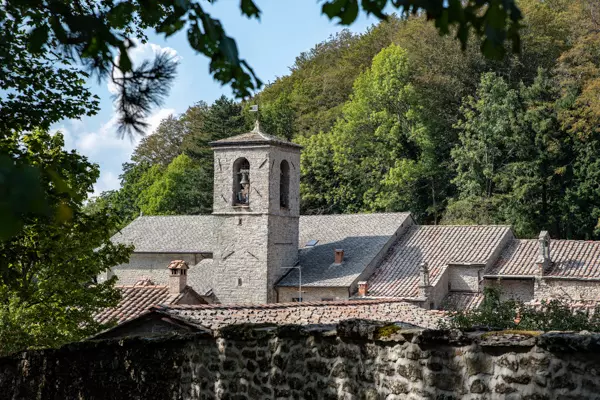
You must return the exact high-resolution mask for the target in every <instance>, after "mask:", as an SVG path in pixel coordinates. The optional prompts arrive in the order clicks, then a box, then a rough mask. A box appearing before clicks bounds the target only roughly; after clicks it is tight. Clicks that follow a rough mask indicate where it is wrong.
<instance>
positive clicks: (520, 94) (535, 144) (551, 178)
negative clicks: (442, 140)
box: [444, 69, 590, 237]
mask: <svg viewBox="0 0 600 400" xmlns="http://www.w3.org/2000/svg"><path fill="white" fill-rule="evenodd" d="M558 98H559V92H558V90H557V85H556V80H555V79H553V78H552V77H551V76H550V75H549V73H548V72H547V71H545V70H543V69H540V70H539V72H538V76H537V77H536V79H535V80H534V81H533V83H532V84H531V85H529V86H528V85H525V84H523V83H522V84H521V85H520V86H519V89H518V90H517V89H511V88H509V86H508V84H507V82H506V81H505V80H504V79H503V78H501V77H499V76H497V75H495V74H492V73H489V74H484V75H483V76H482V79H481V85H480V87H479V88H478V90H477V97H476V98H473V97H470V98H468V99H466V100H465V105H464V106H463V108H462V112H463V115H464V119H463V120H461V121H460V122H459V123H458V124H457V127H459V129H461V132H460V134H459V138H460V145H459V146H457V147H456V148H455V149H454V150H453V151H452V158H453V160H454V162H455V165H456V169H457V176H456V178H455V179H454V182H455V183H456V185H457V188H458V193H459V195H458V198H457V199H455V200H453V201H452V202H451V203H450V205H449V206H448V209H447V211H446V215H445V218H444V219H445V222H446V223H483V224H486V223H487V224H489V223H506V224H511V225H513V227H514V228H515V230H516V232H517V234H518V235H522V236H530V237H533V236H535V235H536V234H537V233H538V232H539V231H540V230H542V229H543V230H548V231H550V233H551V234H552V235H553V236H555V237H565V236H567V237H569V236H570V235H571V234H572V225H573V223H574V221H572V220H571V219H569V218H565V216H566V215H568V213H569V211H568V210H569V209H570V208H572V207H573V204H569V202H570V201H572V200H569V199H568V196H565V193H566V191H567V190H569V188H571V187H573V184H574V182H573V179H572V176H573V169H572V168H573V167H572V164H573V163H572V159H573V154H574V148H573V147H572V145H571V141H570V139H569V137H568V134H567V133H566V132H565V131H564V130H561V129H560V124H559V119H558V113H557V106H556V101H557V99H558ZM587 226H588V227H589V226H590V223H589V221H588V222H587Z"/></svg>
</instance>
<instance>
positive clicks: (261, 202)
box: [211, 122, 301, 304]
mask: <svg viewBox="0 0 600 400" xmlns="http://www.w3.org/2000/svg"><path fill="white" fill-rule="evenodd" d="M211 146H212V148H213V151H214V163H215V175H214V198H213V215H214V224H215V225H214V228H213V232H214V239H215V247H214V250H213V263H214V264H213V271H214V272H213V273H214V276H213V292H214V294H215V296H216V297H217V301H219V302H221V303H229V304H231V303H271V302H275V301H276V297H275V289H274V284H275V282H276V281H277V280H278V279H279V278H280V277H281V276H282V275H283V274H284V273H286V272H287V271H288V270H286V269H284V268H285V267H292V266H294V265H295V263H296V261H297V258H298V223H299V217H300V149H301V146H299V145H297V144H294V143H291V142H288V141H286V140H284V139H280V138H277V137H274V136H270V135H267V134H265V133H263V132H261V129H260V126H259V124H258V122H257V123H256V126H255V127H254V129H253V130H252V131H251V132H248V133H244V134H241V135H238V136H234V137H230V138H227V139H222V140H218V141H216V142H212V143H211Z"/></svg>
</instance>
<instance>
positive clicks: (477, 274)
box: [447, 265, 483, 292]
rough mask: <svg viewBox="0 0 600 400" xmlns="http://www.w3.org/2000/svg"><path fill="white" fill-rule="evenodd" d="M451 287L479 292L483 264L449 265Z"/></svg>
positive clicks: (461, 290)
mask: <svg viewBox="0 0 600 400" xmlns="http://www.w3.org/2000/svg"><path fill="white" fill-rule="evenodd" d="M447 270H448V278H449V280H450V288H451V290H453V291H457V292H478V291H479V281H480V280H481V276H482V275H483V266H464V265H448V268H447Z"/></svg>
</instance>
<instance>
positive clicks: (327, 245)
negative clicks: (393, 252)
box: [112, 213, 412, 293]
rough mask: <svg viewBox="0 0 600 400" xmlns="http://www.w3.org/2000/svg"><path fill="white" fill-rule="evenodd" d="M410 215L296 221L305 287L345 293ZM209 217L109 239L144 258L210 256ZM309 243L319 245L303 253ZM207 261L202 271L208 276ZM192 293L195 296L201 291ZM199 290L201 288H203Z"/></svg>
mask: <svg viewBox="0 0 600 400" xmlns="http://www.w3.org/2000/svg"><path fill="white" fill-rule="evenodd" d="M409 220H410V221H412V220H411V217H410V213H382V214H342V215H303V216H300V222H299V224H300V239H299V244H298V248H299V249H300V255H299V258H300V263H301V265H302V268H303V270H302V283H303V285H305V286H327V287H346V286H350V284H351V283H352V282H353V281H354V280H355V279H356V278H357V277H358V275H359V274H360V273H361V272H362V271H363V270H364V268H365V267H366V266H367V265H368V263H369V262H370V261H371V260H372V259H373V258H374V257H375V256H376V255H377V254H378V253H379V251H380V250H381V249H382V248H383V247H384V246H385V244H386V243H387V242H388V240H389V239H390V237H391V236H392V235H393V234H394V233H395V232H396V231H397V230H398V229H399V228H400V226H401V225H402V224H404V223H406V222H408V221H409ZM212 232H213V217H212V216H211V215H179V216H152V217H150V216H142V217H139V218H137V219H136V220H135V221H133V222H132V223H131V224H129V225H128V226H127V227H125V228H124V229H123V230H122V231H121V232H119V233H117V234H115V235H114V236H113V238H112V240H113V242H115V243H126V244H133V245H134V246H135V251H136V252H140V253H144V252H150V253H202V252H207V253H210V252H212V251H213V248H214V245H213V235H212ZM309 240H318V242H317V245H316V246H314V247H313V248H310V249H309V248H306V247H305V244H306V242H308V241H309ZM337 248H341V249H344V252H345V255H344V263H342V264H341V265H332V263H333V257H334V249H337ZM209 263H210V262H209V261H206V262H203V265H202V266H203V267H204V268H206V270H207V271H208V270H210V268H209V265H208V264H209ZM194 284H195V286H194V287H195V288H196V290H197V291H199V292H200V293H203V289H204V287H202V288H199V287H196V282H194ZM279 285H280V286H296V285H298V276H297V270H291V271H290V273H289V274H288V275H286V276H285V277H284V278H283V279H282V280H281V281H280V283H279ZM202 286H204V285H202Z"/></svg>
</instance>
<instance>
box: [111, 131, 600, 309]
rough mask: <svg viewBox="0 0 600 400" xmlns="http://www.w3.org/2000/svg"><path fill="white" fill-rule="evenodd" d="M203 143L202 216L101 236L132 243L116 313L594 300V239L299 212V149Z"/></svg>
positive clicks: (252, 141) (282, 144)
mask: <svg viewBox="0 0 600 400" xmlns="http://www.w3.org/2000/svg"><path fill="white" fill-rule="evenodd" d="M212 147H213V150H214V170H215V175H214V198H213V213H212V215H197V216H140V217H139V218H137V219H136V220H135V221H133V222H132V223H131V224H130V225H128V226H127V227H125V228H124V229H123V230H122V231H121V232H120V233H117V234H116V235H115V236H114V237H113V241H114V242H118V243H127V244H133V245H135V252H134V253H133V255H132V256H131V259H130V262H129V263H128V264H124V265H119V266H117V267H115V268H113V270H112V271H111V272H110V273H109V274H108V275H109V276H110V275H117V277H118V278H119V284H120V285H123V286H122V290H123V291H124V292H123V293H124V294H125V297H127V296H130V297H131V298H130V299H129V300H128V302H127V307H128V308H127V307H126V308H127V310H128V312H132V310H135V309H136V308H140V307H142V305H144V304H146V305H147V304H152V302H153V301H154V304H158V303H165V302H166V303H167V304H200V303H203V304H204V303H212V304H222V305H227V304H249V303H251V304H265V303H290V302H298V301H302V302H320V301H335V302H339V301H341V300H348V299H352V300H360V299H377V301H381V300H382V299H389V300H390V301H391V300H393V301H397V300H405V301H406V302H409V303H412V304H413V305H414V306H417V307H420V308H425V309H443V308H450V307H461V308H463V307H473V306H476V305H477V304H478V303H479V302H480V301H481V298H482V294H481V293H482V289H483V287H485V286H488V285H499V287H500V288H501V289H502V293H503V296H505V297H510V298H516V299H519V300H522V301H525V302H530V303H536V302H539V301H541V300H544V299H550V298H563V299H566V300H568V301H570V302H572V303H573V305H574V307H594V306H595V304H596V302H597V301H599V299H600V242H591V241H573V240H553V239H551V238H550V237H549V236H548V234H547V233H546V232H541V233H540V235H539V238H538V239H517V238H515V236H514V234H513V232H512V230H511V228H510V226H497V225H496V226H443V225H442V226H439V225H438V226H424V225H418V224H417V223H416V222H415V221H414V219H413V218H412V216H411V214H410V213H382V214H346V215H300V212H299V210H300V207H299V201H300V195H299V188H300V151H301V147H300V146H299V145H297V144H294V143H291V142H288V141H286V140H283V139H280V138H277V137H273V136H270V135H266V134H264V133H263V132H261V130H260V127H259V126H258V124H257V125H256V127H255V128H254V130H253V131H252V132H249V133H245V134H242V135H238V136H234V137H231V138H227V139H223V140H219V141H216V142H213V143H212ZM174 260H182V261H184V262H183V263H181V262H179V263H175V264H171V262H172V261H174ZM170 264H171V266H170V267H169V269H168V270H167V266H168V265H170ZM101 278H102V277H101ZM103 278H106V276H105V277H103ZM140 280H142V281H141V282H140ZM150 287H151V288H154V289H155V290H154V289H153V290H150V289H149V288H150ZM132 288H138V289H139V288H144V289H143V290H142V289H140V290H137V291H136V290H133V289H132ZM130 292H131V294H127V293H130ZM134 292H135V293H134ZM142 292H143V293H142ZM150 292H152V293H155V294H149V293H150ZM140 293H141V294H140ZM144 293H145V294H144ZM136 296H137V297H136ZM136 299H137V300H136ZM184 299H187V300H186V301H185V302H183V300H184ZM134 303H135V304H137V305H134ZM121 318H122V319H123V318H124V314H122V315H121Z"/></svg>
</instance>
